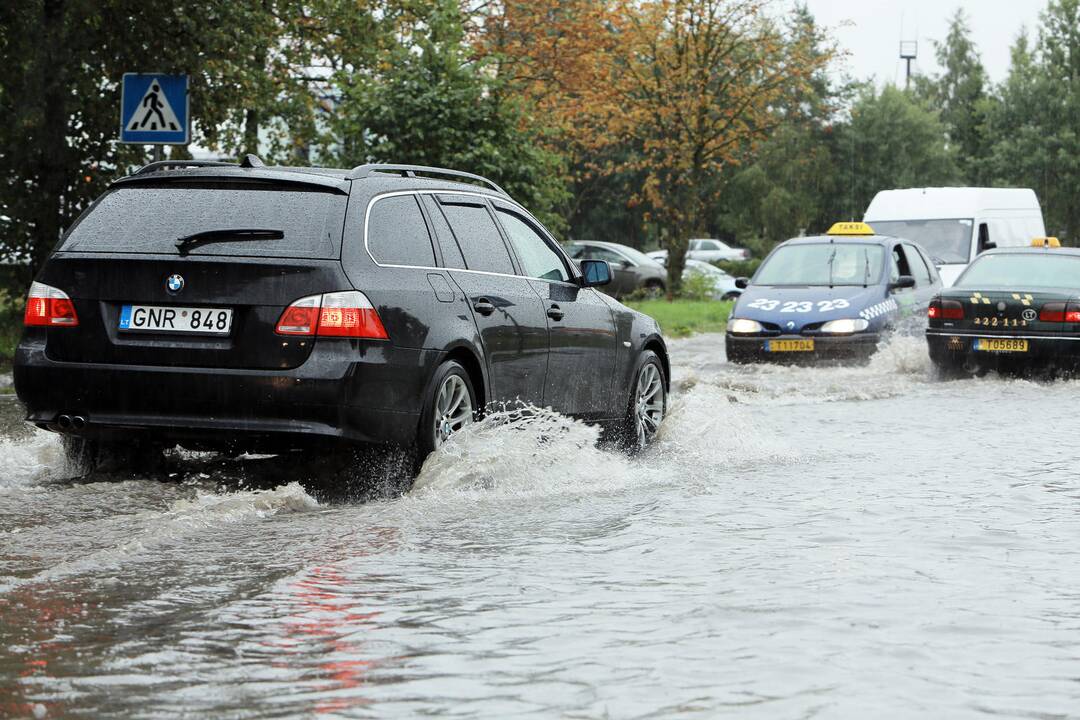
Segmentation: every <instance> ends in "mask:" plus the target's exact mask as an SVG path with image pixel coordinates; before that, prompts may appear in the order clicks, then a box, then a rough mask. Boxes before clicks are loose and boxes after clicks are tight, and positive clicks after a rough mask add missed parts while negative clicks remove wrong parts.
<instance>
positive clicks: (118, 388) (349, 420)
mask: <svg viewBox="0 0 1080 720" xmlns="http://www.w3.org/2000/svg"><path fill="white" fill-rule="evenodd" d="M439 355H440V353H438V352H436V351H430V350H411V349H401V348H395V347H393V346H391V345H389V344H388V343H371V342H366V343H361V342H359V341H348V340H329V341H323V340H320V341H318V343H317V344H316V346H315V348H314V349H313V350H312V352H311V355H310V356H309V358H308V360H307V361H306V362H305V363H304V364H303V365H301V366H299V367H297V368H294V369H291V370H240V369H233V368H212V367H211V368H207V367H194V368H189V367H169V366H147V365H117V364H97V363H73V362H60V361H56V360H51V359H49V358H48V357H47V356H46V353H45V343H44V339H40V340H38V339H35V338H28V339H25V340H24V341H23V342H22V344H20V346H19V349H18V351H17V353H16V357H15V363H14V381H15V390H16V393H17V394H18V396H19V399H20V400H21V401H22V402H23V403H24V404H25V405H26V407H27V419H28V420H29V421H30V422H32V423H34V424H36V425H38V426H39V427H42V428H44V429H48V430H58V429H60V427H59V424H58V419H59V417H60V416H61V415H69V416H78V417H79V418H84V419H85V427H84V428H83V429H82V431H81V434H83V435H85V436H87V437H97V438H106V437H120V436H123V437H132V433H133V432H134V433H138V434H139V436H140V437H146V438H151V439H154V440H160V441H163V442H168V443H171V442H177V443H180V444H184V443H185V442H186V443H188V444H189V445H191V446H218V445H220V446H228V445H243V446H254V445H262V446H265V445H270V446H271V447H278V448H279V449H281V447H282V445H286V446H298V445H303V444H307V443H308V442H310V441H320V440H321V441H326V440H330V441H345V442H357V443H396V444H406V445H407V444H411V443H413V442H414V440H415V436H416V428H417V426H418V424H419V417H420V410H421V407H420V403H421V397H422V396H423V392H422V390H423V387H424V385H425V383H426V381H427V378H428V377H429V376H430V373H431V371H432V369H433V368H434V367H435V365H436V364H437V362H438V360H439ZM80 424H81V423H80Z"/></svg>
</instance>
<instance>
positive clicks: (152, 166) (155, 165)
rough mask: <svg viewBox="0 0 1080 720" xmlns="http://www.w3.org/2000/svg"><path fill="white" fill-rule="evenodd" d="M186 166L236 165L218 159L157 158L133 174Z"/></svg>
mask: <svg viewBox="0 0 1080 720" xmlns="http://www.w3.org/2000/svg"><path fill="white" fill-rule="evenodd" d="M186 167H236V163H230V162H222V161H220V160H158V161H157V162H152V163H149V164H147V165H143V166H142V167H141V168H139V169H138V170H137V171H135V174H136V175H145V174H147V173H152V172H157V171H159V170H168V169H169V168H186Z"/></svg>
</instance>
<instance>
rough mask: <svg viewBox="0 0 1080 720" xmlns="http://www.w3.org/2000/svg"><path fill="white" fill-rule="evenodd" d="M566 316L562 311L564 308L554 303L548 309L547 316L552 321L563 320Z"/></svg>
mask: <svg viewBox="0 0 1080 720" xmlns="http://www.w3.org/2000/svg"><path fill="white" fill-rule="evenodd" d="M565 314H566V313H564V312H563V311H562V308H560V307H559V306H558V305H555V304H554V303H552V305H551V307H550V308H548V311H547V316H548V317H549V318H551V319H552V320H562V319H563V316H564V315H565Z"/></svg>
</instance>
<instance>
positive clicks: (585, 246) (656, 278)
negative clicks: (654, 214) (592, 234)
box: [566, 240, 667, 298]
mask: <svg viewBox="0 0 1080 720" xmlns="http://www.w3.org/2000/svg"><path fill="white" fill-rule="evenodd" d="M566 252H567V253H568V254H569V255H570V257H572V258H573V259H574V260H607V261H608V263H609V264H610V265H611V270H612V275H613V279H612V281H611V284H610V285H607V286H606V287H604V288H602V290H603V291H604V292H607V293H609V294H611V295H614V296H615V297H617V298H619V297H624V296H626V295H629V294H630V293H632V292H634V291H635V290H639V289H640V290H644V291H645V292H646V293H647V294H649V295H662V294H663V293H664V291H665V290H666V287H667V270H666V269H665V268H664V266H663V265H661V264H660V263H658V262H657V261H656V260H653V259H652V258H651V257H649V256H648V255H646V254H645V253H643V252H641V251H640V250H635V249H634V248H632V247H630V246H629V245H620V244H619V243H610V242H600V241H598V240H577V241H574V242H571V243H567V244H566Z"/></svg>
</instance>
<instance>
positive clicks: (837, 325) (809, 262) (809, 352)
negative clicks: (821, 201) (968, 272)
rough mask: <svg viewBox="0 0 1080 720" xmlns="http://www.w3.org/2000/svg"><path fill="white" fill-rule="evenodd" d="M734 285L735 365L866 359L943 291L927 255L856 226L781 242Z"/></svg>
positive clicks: (918, 318)
mask: <svg viewBox="0 0 1080 720" xmlns="http://www.w3.org/2000/svg"><path fill="white" fill-rule="evenodd" d="M737 285H739V286H740V287H742V288H744V290H743V294H742V295H741V296H740V297H739V300H738V302H736V304H735V307H734V308H733V309H732V311H731V317H730V318H729V319H728V326H727V337H726V347H727V357H728V360H730V361H732V362H737V363H745V362H756V361H770V360H772V361H789V362H790V361H808V360H846V359H865V358H868V357H869V356H870V355H871V354H872V353H873V352H874V351H875V350H877V346H878V342H879V341H880V340H881V339H882V336H883V335H885V334H887V333H889V332H891V331H893V330H895V329H897V328H898V327H900V326H901V325H902V324H903V323H904V321H905V320H907V321H908V322H910V323H912V324H915V323H921V322H922V318H923V317H925V314H926V309H927V307H928V305H929V303H930V299H931V298H932V297H933V296H934V295H936V294H937V293H938V292H940V291H941V279H940V278H939V277H938V274H937V269H936V268H935V267H934V263H933V262H931V260H930V256H929V255H928V254H927V253H926V251H925V250H923V249H922V248H921V247H919V246H918V245H917V244H915V243H913V242H911V241H909V240H903V239H901V238H895V237H887V236H882V235H875V234H874V230H873V229H872V228H871V227H870V226H869V225H866V224H865V223H856V222H846V223H837V224H836V225H833V226H832V228H830V229H829V232H828V233H827V234H825V235H818V236H813V237H801V238H795V239H793V240H788V241H786V242H783V243H781V244H780V245H778V246H776V248H775V249H774V250H773V251H772V252H771V253H769V256H768V257H767V258H765V261H764V262H763V263H762V264H761V267H759V268H758V270H757V272H756V273H755V274H754V277H753V279H752V280H747V279H746V278H740V279H739V280H738V281H737ZM915 329H916V328H914V327H913V328H912V330H915ZM918 329H919V330H921V329H922V328H921V327H920V328H918Z"/></svg>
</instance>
